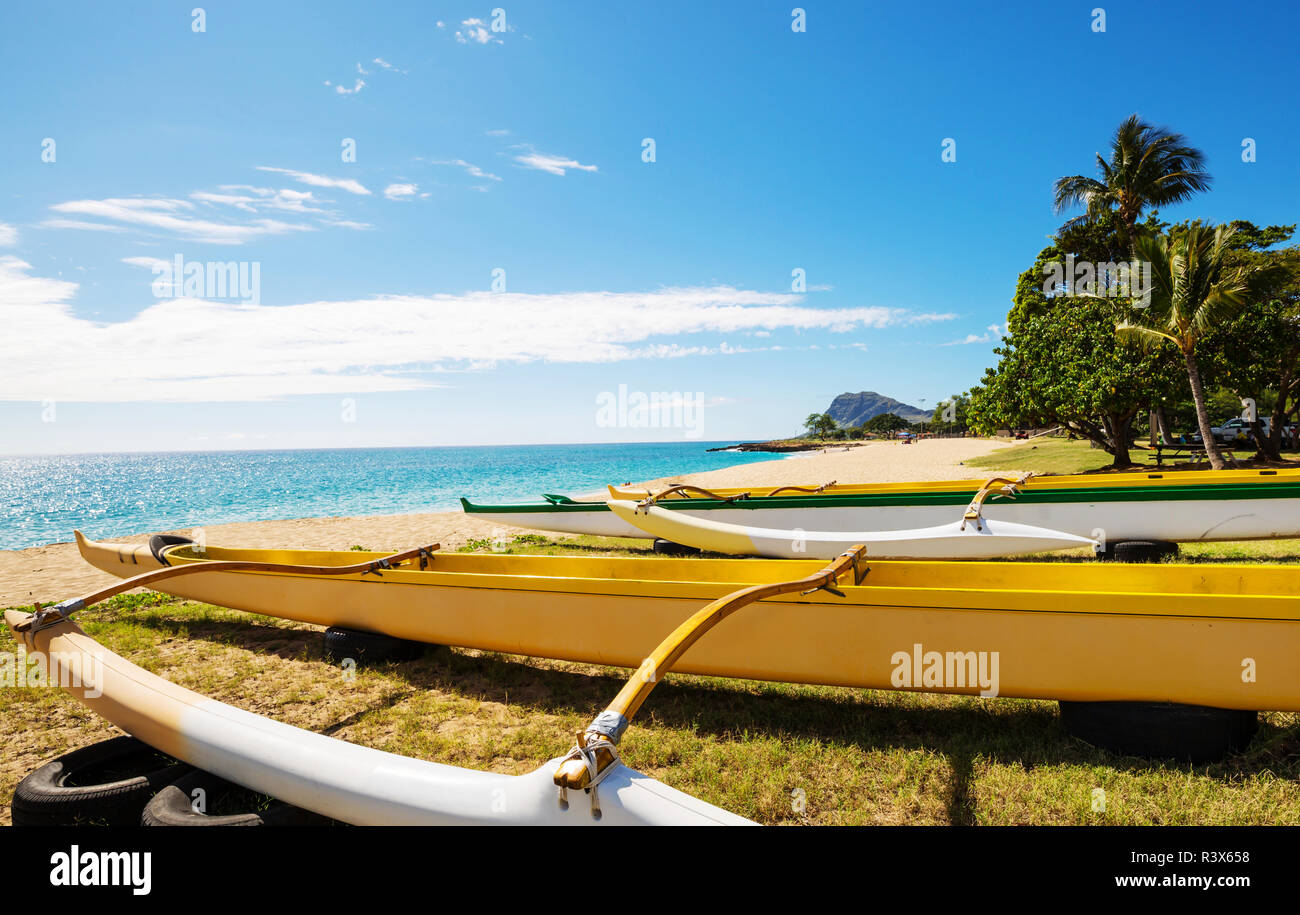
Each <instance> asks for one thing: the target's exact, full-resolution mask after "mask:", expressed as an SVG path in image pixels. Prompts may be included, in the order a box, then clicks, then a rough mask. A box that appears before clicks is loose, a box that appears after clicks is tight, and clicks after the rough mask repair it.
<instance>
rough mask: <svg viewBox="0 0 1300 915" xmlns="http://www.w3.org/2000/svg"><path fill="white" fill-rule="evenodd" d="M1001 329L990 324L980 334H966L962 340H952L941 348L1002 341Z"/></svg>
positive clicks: (997, 325)
mask: <svg viewBox="0 0 1300 915" xmlns="http://www.w3.org/2000/svg"><path fill="white" fill-rule="evenodd" d="M1002 331H1003V328H1002V326H1001V325H999V324H990V325H989V326H988V328H987V329H986V330H985V332H984V333H982V334H967V335H966V336H965V338H964V339H961V340H953V341H951V342H950V343H943V344H940V345H942V346H966V345H967V344H970V343H997V342H998V341H1000V340H1001V339H1002Z"/></svg>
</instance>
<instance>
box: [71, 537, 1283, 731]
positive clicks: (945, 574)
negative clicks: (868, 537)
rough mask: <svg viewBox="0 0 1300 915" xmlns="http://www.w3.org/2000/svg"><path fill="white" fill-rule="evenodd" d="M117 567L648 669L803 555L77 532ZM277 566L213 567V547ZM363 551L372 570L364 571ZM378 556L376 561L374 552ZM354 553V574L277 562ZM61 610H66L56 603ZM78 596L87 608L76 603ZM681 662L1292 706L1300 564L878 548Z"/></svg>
mask: <svg viewBox="0 0 1300 915" xmlns="http://www.w3.org/2000/svg"><path fill="white" fill-rule="evenodd" d="M77 543H78V547H79V549H80V550H81V554H82V556H83V557H85V559H86V560H87V561H88V562H90V563H91V564H92V565H94V566H96V567H98V568H100V569H104V570H105V571H108V572H110V573H112V574H114V575H116V576H119V577H121V578H128V577H131V576H134V575H137V574H140V573H142V572H148V571H150V570H152V569H162V568H164V567H167V566H171V567H176V568H182V567H186V566H193V565H196V564H199V565H204V564H210V565H211V566H212V571H210V572H209V573H207V574H202V575H198V574H195V575H186V576H179V577H175V578H171V579H168V580H165V581H158V582H154V583H151V584H150V587H154V588H156V589H158V590H162V591H165V592H167V593H169V594H175V595H177V596H180V597H185V598H191V599H194V600H199V601H204V602H207V603H212V604H218V605H221V606H225V607H232V608H235V609H239V610H247V611H252V612H255V613H261V614H266V615H268V616H273V617H278V618H282V619H291V620H298V621H302V622H307V623H315V624H319V625H324V626H338V627H346V628H350V629H358V630H365V631H370V632H378V633H383V634H386V635H389V636H393V637H396V638H403V639H411V640H415V641H421V642H430V643H437V644H444V645H455V646H463V647H468V648H478V649H484V650H489V651H500V652H506V653H511V654H522V655H530V656H535V657H546V658H557V659H561V660H569V661H578V662H587V663H595V664H608V665H613V666H618V667H626V668H637V667H639V666H640V665H641V664H642V662H643V660H644V659H645V657H646V654H647V652H649V651H650V650H651V649H652V648H653V647H654V646H655V645H656V644H658V643H659V641H660V639H661V638H662V637H663V634H664V633H666V632H671V631H672V630H673V629H674V628H675V627H676V626H678V625H679V624H680V623H681V622H682V621H683V620H685V619H687V618H688V617H690V616H691V615H692V614H693V613H695V612H696V611H698V610H699V608H700V607H701V606H702V605H704V604H706V603H708V602H710V601H714V600H717V599H718V598H721V597H724V596H726V595H728V594H731V593H733V592H735V591H737V590H739V589H743V588H747V587H751V586H756V587H762V586H765V585H770V584H774V583H779V582H788V581H790V580H792V579H796V578H799V577H801V576H805V575H812V574H814V573H816V572H817V571H818V570H820V569H822V568H823V566H824V563H822V562H819V561H812V560H809V561H804V560H755V559H736V560H733V559H637V558H612V557H611V558H596V557H591V558H588V557H566V556H497V555H480V554H442V553H433V552H430V551H429V550H422V551H413V552H411V553H409V554H405V558H401V559H396V560H394V559H393V557H386V556H385V555H384V554H380V553H359V552H350V551H349V552H343V551H338V552H333V551H298V550H239V549H222V548H216V547H208V548H207V549H206V550H205V551H203V552H199V551H197V549H196V548H195V546H194V545H193V544H188V543H179V544H172V545H157V546H155V547H154V548H152V549H151V548H150V547H149V546H144V545H140V546H137V545H122V544H112V543H98V542H94V541H89V540H86V539H85V538H83V537H82V536H81V535H80V534H78V535H77ZM226 561H237V562H256V563H261V564H263V565H264V566H266V567H269V568H271V569H272V570H270V571H235V570H232V571H221V570H220V568H221V567H220V566H219V565H217V564H219V563H221V562H226ZM367 563H369V564H372V565H374V566H375V567H374V568H370V567H367ZM380 563H382V565H380ZM277 564H278V565H281V566H283V565H286V564H296V565H303V566H311V567H333V568H335V569H338V568H339V567H354V566H356V567H358V568H354V569H352V570H351V571H349V572H348V573H347V574H342V575H338V574H334V575H319V574H301V573H298V572H291V571H275V570H274V566H276V565H277ZM52 609H53V610H54V611H55V612H56V614H57V612H58V608H57V607H56V608H52ZM72 609H75V607H73V608H72ZM674 670H679V671H682V672H686V673H694V674H707V675H714V676H722V677H739V678H753V679H760V680H775V681H786V682H798V683H819V684H829V685H840V686H856V687H869V688H876V689H899V690H921V691H929V692H947V693H966V694H982V695H998V696H1015V697H1026V698H1041V699H1058V700H1067V701H1077V702H1113V701H1134V702H1173V703H1181V704H1187V705H1200V706H1210V707H1215V708H1219V709H1240V710H1284V711H1300V567H1297V566H1280V565H1279V566H1269V565H1174V564H1160V565H1100V566H1099V565H1095V564H1091V563H1043V562H1038V563H1021V562H887V561H873V560H871V559H870V556H868V557H867V559H866V563H865V564H863V565H861V566H860V567H859V568H857V570H856V574H855V576H854V579H853V580H851V581H841V582H840V584H838V585H836V586H834V587H822V588H819V589H816V590H813V591H811V592H808V593H784V594H778V595H774V596H772V597H770V598H769V599H765V600H763V601H761V602H760V603H757V604H755V605H753V606H752V607H750V608H749V609H748V610H747V611H746V612H745V613H744V614H740V615H738V616H736V617H735V618H734V619H730V620H728V621H727V622H726V623H725V625H723V626H722V627H721V628H720V630H719V632H718V633H717V634H715V635H714V636H712V637H711V638H708V639H704V640H703V641H701V642H700V644H698V645H696V646H695V647H693V648H691V650H690V651H689V652H686V653H685V654H684V655H683V656H681V657H680V659H678V660H677V661H676V663H675V664H674Z"/></svg>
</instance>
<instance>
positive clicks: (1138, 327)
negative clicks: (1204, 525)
mask: <svg viewBox="0 0 1300 915" xmlns="http://www.w3.org/2000/svg"><path fill="white" fill-rule="evenodd" d="M1232 235H1233V230H1232V229H1229V228H1225V227H1223V226H1220V227H1219V228H1218V229H1216V230H1215V231H1214V234H1213V235H1211V234H1210V233H1209V231H1208V230H1206V229H1204V228H1202V227H1201V226H1198V225H1193V226H1192V227H1191V228H1189V229H1188V230H1187V231H1186V232H1184V233H1183V234H1182V236H1181V237H1180V238H1178V239H1176V240H1171V239H1170V237H1169V236H1168V235H1140V236H1139V237H1138V238H1137V239H1136V240H1135V241H1134V244H1133V247H1134V250H1135V252H1136V254H1137V256H1138V257H1139V258H1140V259H1141V260H1143V261H1146V262H1147V263H1149V264H1150V265H1151V303H1150V305H1149V306H1148V307H1147V308H1138V309H1136V314H1135V316H1134V318H1133V319H1132V320H1129V321H1124V322H1123V323H1121V324H1119V325H1118V326H1117V327H1116V328H1115V330H1116V332H1117V333H1120V334H1131V335H1133V336H1135V337H1137V338H1138V339H1139V340H1142V341H1144V342H1146V343H1149V344H1152V345H1160V344H1162V343H1165V342H1169V343H1173V344H1174V345H1175V346H1177V347H1178V351H1179V352H1180V353H1182V356H1183V362H1184V363H1185V364H1186V366H1187V380H1188V382H1189V383H1190V384H1191V388H1192V400H1194V401H1195V403H1196V424H1197V425H1198V426H1200V429H1201V441H1202V442H1203V443H1204V444H1205V454H1206V457H1208V458H1209V459H1210V466H1211V467H1213V468H1214V469H1215V470H1222V469H1223V468H1224V466H1225V465H1224V461H1223V455H1222V454H1221V453H1220V452H1219V446H1218V444H1217V443H1216V442H1215V441H1214V435H1213V433H1211V432H1210V415H1209V412H1208V411H1207V410H1206V409H1205V389H1204V387H1203V386H1202V384H1201V371H1200V368H1199V366H1198V365H1197V362H1196V343H1197V341H1198V340H1199V339H1200V338H1201V337H1202V336H1204V335H1205V333H1206V332H1208V331H1209V330H1210V329H1211V328H1213V327H1214V326H1215V325H1217V324H1219V323H1221V322H1222V321H1224V320H1226V319H1228V318H1230V317H1232V315H1233V314H1235V313H1236V312H1237V311H1238V310H1239V309H1240V308H1241V306H1242V304H1243V303H1244V301H1245V292H1246V289H1247V283H1246V280H1245V278H1244V275H1243V271H1242V270H1240V269H1238V270H1237V271H1235V272H1234V273H1232V274H1230V275H1229V274H1227V272H1226V270H1225V265H1224V261H1225V258H1226V256H1227V254H1228V247H1227V241H1228V239H1229V238H1231V237H1232Z"/></svg>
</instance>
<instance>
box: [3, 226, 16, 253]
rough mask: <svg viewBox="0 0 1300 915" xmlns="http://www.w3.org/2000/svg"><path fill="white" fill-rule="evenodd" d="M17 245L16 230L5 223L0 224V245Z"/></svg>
mask: <svg viewBox="0 0 1300 915" xmlns="http://www.w3.org/2000/svg"><path fill="white" fill-rule="evenodd" d="M16 244H18V230H17V229H15V228H14V227H13V226H11V225H9V224H8V223H5V222H0V245H3V246H4V247H10V246H12V245H16Z"/></svg>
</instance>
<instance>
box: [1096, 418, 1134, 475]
mask: <svg viewBox="0 0 1300 915" xmlns="http://www.w3.org/2000/svg"><path fill="white" fill-rule="evenodd" d="M1131 422H1132V417H1129V418H1128V419H1122V418H1121V417H1120V416H1119V415H1117V414H1114V413H1103V414H1102V423H1103V424H1104V425H1105V427H1106V437H1107V438H1108V439H1110V447H1108V448H1107V449H1106V450H1107V451H1109V452H1110V453H1111V454H1112V455H1114V456H1115V459H1114V460H1113V461H1112V462H1111V466H1112V467H1132V466H1133V461H1132V460H1130V459H1129V456H1128V430H1129V424H1130V423H1131Z"/></svg>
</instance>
